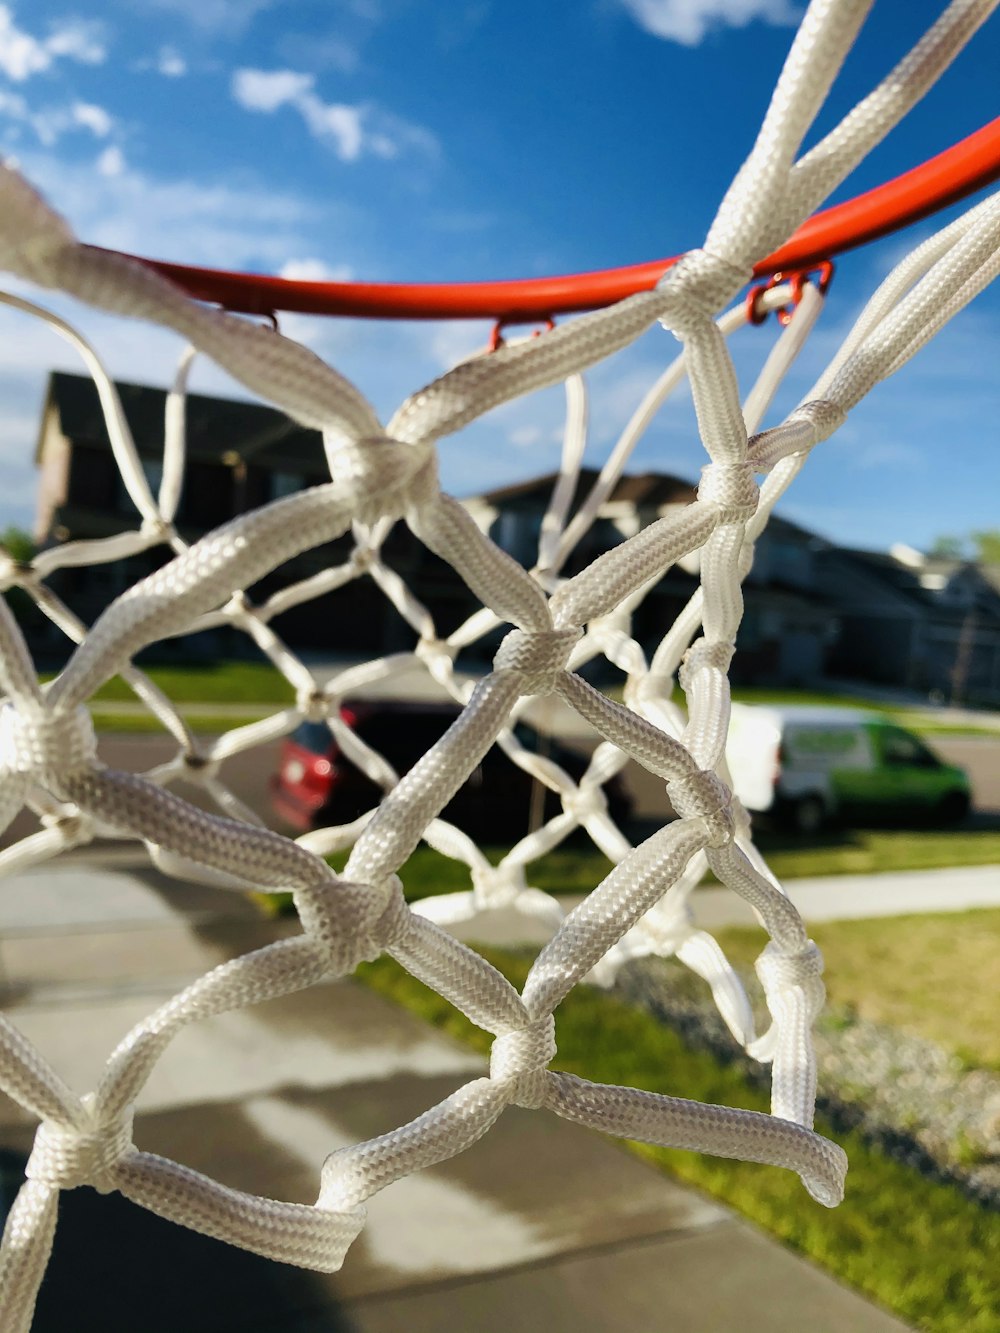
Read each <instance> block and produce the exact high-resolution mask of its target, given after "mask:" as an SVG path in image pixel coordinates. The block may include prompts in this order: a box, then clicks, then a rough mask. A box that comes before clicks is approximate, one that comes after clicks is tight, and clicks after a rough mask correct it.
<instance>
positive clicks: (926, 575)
mask: <svg viewBox="0 0 1000 1333" xmlns="http://www.w3.org/2000/svg"><path fill="white" fill-rule="evenodd" d="M817 569H818V578H819V584H820V586H821V587H822V588H823V590H824V591H825V592H826V594H827V595H828V596H830V597H832V598H833V599H834V600H835V602H836V604H837V606H838V614H839V617H840V622H841V627H842V628H841V633H840V634H839V635H838V637H837V639H836V642H835V643H834V645H833V648H832V651H831V655H830V659H829V668H830V671H831V673H832V674H834V675H840V676H845V677H849V678H851V679H854V680H860V681H871V682H873V683H877V684H882V685H894V686H902V687H905V688H907V689H912V690H916V691H919V692H920V693H922V694H933V695H939V696H940V697H942V698H947V699H954V700H965V701H974V702H979V703H984V704H997V703H1000V570H997V569H996V568H995V567H991V566H988V565H985V566H981V565H977V564H975V563H973V562H971V561H965V560H955V559H941V558H937V557H933V556H925V555H923V554H922V553H921V552H919V551H916V550H914V549H913V548H912V547H909V546H903V545H898V546H894V547H893V548H892V549H891V550H890V551H889V552H877V551H851V550H842V549H838V548H836V547H832V546H830V547H827V548H825V549H824V550H823V551H822V553H821V554H820V557H819V561H818V565H817Z"/></svg>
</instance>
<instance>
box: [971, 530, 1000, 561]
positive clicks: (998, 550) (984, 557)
mask: <svg viewBox="0 0 1000 1333" xmlns="http://www.w3.org/2000/svg"><path fill="white" fill-rule="evenodd" d="M972 542H973V545H974V546H975V549H976V559H977V560H979V561H980V562H981V563H982V564H984V565H1000V528H988V529H987V530H986V531H985V532H974V533H973V534H972Z"/></svg>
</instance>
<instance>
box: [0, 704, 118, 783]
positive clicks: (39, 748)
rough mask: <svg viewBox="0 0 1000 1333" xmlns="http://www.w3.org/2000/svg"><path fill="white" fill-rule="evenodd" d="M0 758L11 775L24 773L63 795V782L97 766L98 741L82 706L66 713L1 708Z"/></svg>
mask: <svg viewBox="0 0 1000 1333" xmlns="http://www.w3.org/2000/svg"><path fill="white" fill-rule="evenodd" d="M0 756H3V758H2V761H0V763H2V767H3V768H5V769H6V770H7V772H8V773H22V774H24V775H25V776H26V777H30V778H33V779H34V780H36V781H38V782H41V783H42V784H43V785H44V786H46V787H49V788H50V789H51V790H52V791H53V792H55V794H56V795H60V794H61V787H62V780H63V779H64V778H66V777H67V776H68V775H69V774H71V773H78V772H80V770H81V769H86V768H90V767H92V766H93V765H94V764H95V763H96V762H97V737H96V736H95V734H94V724H93V721H92V719H91V716H90V713H89V712H88V711H87V709H86V708H85V707H84V706H83V705H82V704H81V705H80V706H79V707H78V708H74V709H72V710H70V711H67V712H47V711H46V710H44V709H40V708H31V709H25V708H16V707H15V706H14V704H12V703H10V702H7V703H3V704H0Z"/></svg>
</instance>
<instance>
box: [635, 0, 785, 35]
mask: <svg viewBox="0 0 1000 1333" xmlns="http://www.w3.org/2000/svg"><path fill="white" fill-rule="evenodd" d="M621 3H622V4H623V5H624V7H625V8H626V9H627V10H628V12H629V13H630V14H631V15H632V17H633V18H634V19H635V21H636V22H637V23H638V24H639V26H640V27H641V28H644V29H645V30H646V32H649V33H652V35H653V36H654V37H663V38H664V39H665V40H667V41H670V42H678V43H680V45H681V46H697V45H698V44H699V42H701V41H703V40H704V39H705V37H706V36H707V35H708V33H709V32H710V31H712V30H713V29H715V28H745V27H746V26H747V25H748V24H749V23H753V22H754V21H755V20H757V21H759V22H761V23H769V24H771V25H772V26H773V27H778V28H783V27H793V26H794V25H795V24H797V23H798V21H799V19H800V18H801V17H802V10H801V8H800V7H799V6H797V5H794V4H792V3H791V0H621Z"/></svg>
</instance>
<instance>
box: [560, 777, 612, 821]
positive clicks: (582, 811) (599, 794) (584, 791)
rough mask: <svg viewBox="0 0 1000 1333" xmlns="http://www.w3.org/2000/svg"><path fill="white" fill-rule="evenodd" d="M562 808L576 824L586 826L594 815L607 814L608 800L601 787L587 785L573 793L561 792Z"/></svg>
mask: <svg viewBox="0 0 1000 1333" xmlns="http://www.w3.org/2000/svg"><path fill="white" fill-rule="evenodd" d="M561 795H562V803H563V806H564V808H565V809H566V810H567V811H568V812H569V813H570V814H571V815H572V816H573V818H574V819H575V820H576V821H577V823H578V824H586V822H587V820H588V819H591V818H592V817H593V816H594V815H603V814H607V811H608V798H607V797H606V796H605V794H604V791H603V789H602V788H601V787H595V786H591V785H589V784H588V785H587V786H586V787H577V788H576V790H575V791H570V792H562V793H561Z"/></svg>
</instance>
